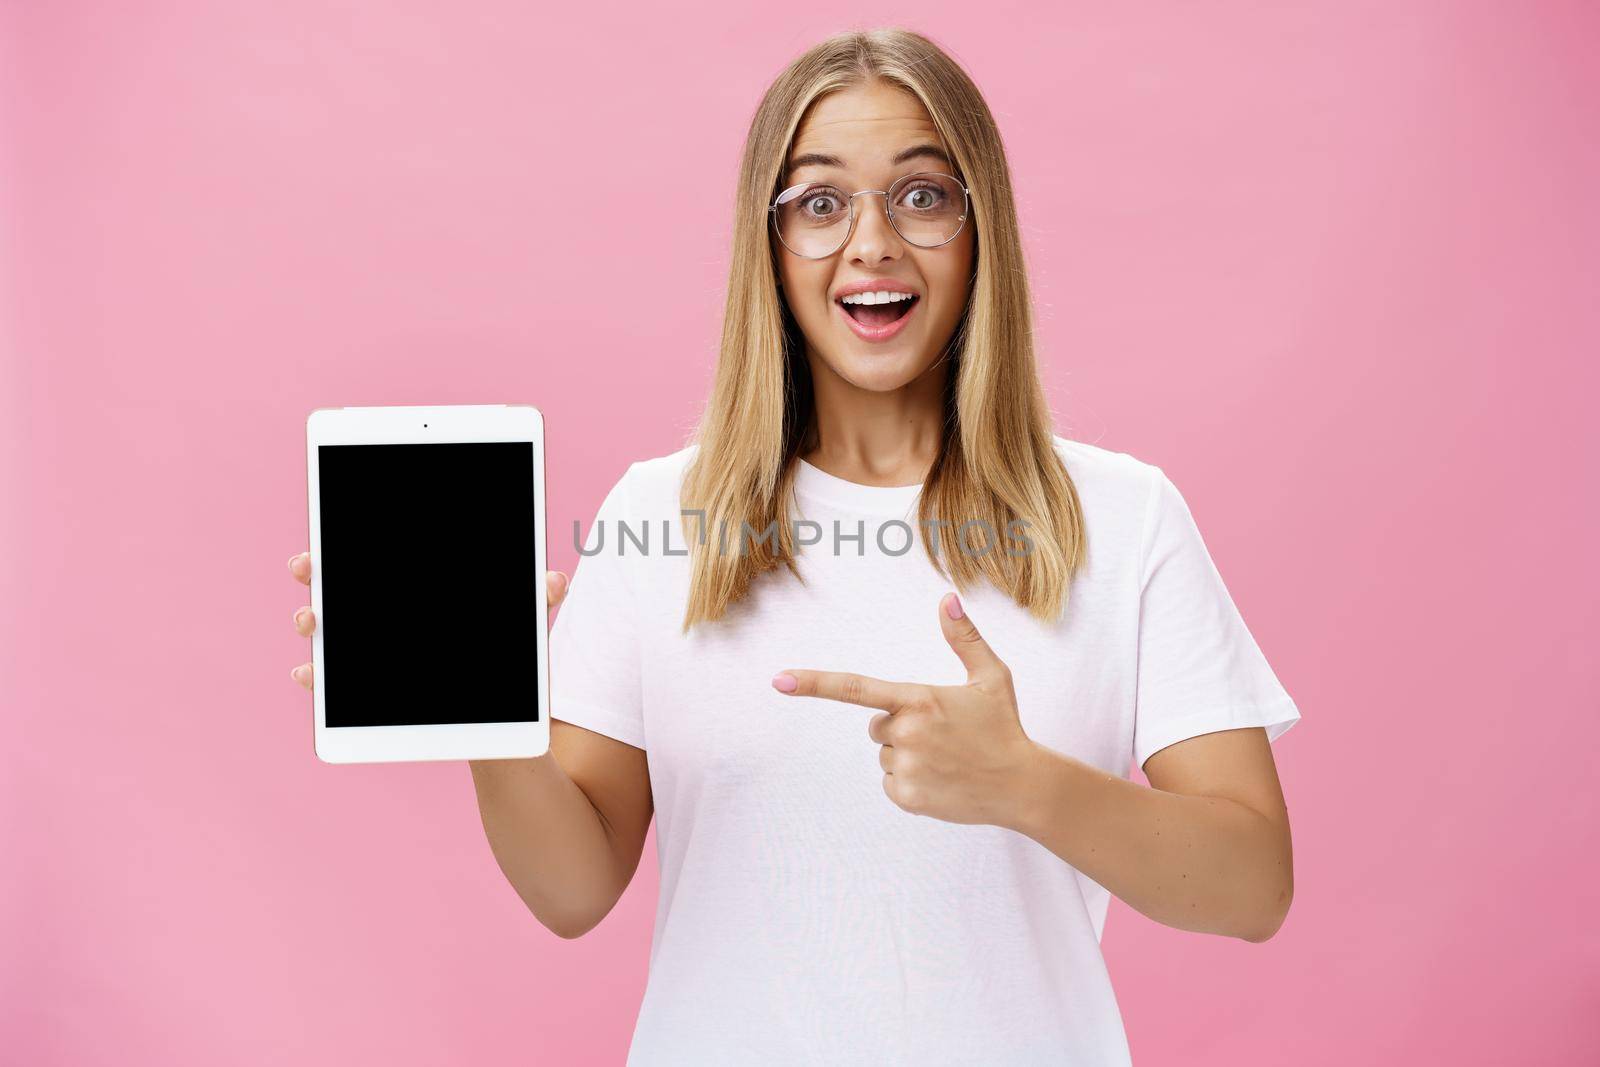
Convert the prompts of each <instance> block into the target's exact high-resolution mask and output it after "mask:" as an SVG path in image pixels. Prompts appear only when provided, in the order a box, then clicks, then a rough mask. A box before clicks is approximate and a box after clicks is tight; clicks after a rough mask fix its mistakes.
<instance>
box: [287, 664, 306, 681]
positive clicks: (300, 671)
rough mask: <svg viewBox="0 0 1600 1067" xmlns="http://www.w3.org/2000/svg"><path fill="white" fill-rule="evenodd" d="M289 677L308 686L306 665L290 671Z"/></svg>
mask: <svg viewBox="0 0 1600 1067" xmlns="http://www.w3.org/2000/svg"><path fill="white" fill-rule="evenodd" d="M289 677H291V678H293V679H294V680H295V681H297V682H299V683H300V684H301V685H305V684H306V668H305V665H304V664H301V665H300V666H298V667H296V668H295V669H294V670H292V671H290V672H289Z"/></svg>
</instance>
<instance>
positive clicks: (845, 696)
mask: <svg viewBox="0 0 1600 1067" xmlns="http://www.w3.org/2000/svg"><path fill="white" fill-rule="evenodd" d="M772 686H773V688H774V689H776V690H778V691H779V692H780V693H788V694H789V695H790V696H797V697H820V698H822V699H823V700H837V701H839V702H840V703H844V704H859V705H861V706H862V707H866V708H877V709H879V710H880V711H888V712H894V711H898V710H899V709H900V708H902V707H904V706H905V704H906V698H907V695H908V692H909V687H908V686H906V685H905V684H903V683H901V682H886V681H884V680H883V679H882V678H873V677H871V676H870V675H865V674H855V673H853V672H851V671H783V672H781V673H779V674H778V675H777V676H776V677H775V678H773V679H772Z"/></svg>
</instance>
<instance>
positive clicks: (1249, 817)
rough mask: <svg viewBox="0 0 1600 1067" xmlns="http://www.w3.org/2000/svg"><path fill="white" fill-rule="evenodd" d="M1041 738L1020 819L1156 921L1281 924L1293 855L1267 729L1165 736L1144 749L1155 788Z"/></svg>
mask: <svg viewBox="0 0 1600 1067" xmlns="http://www.w3.org/2000/svg"><path fill="white" fill-rule="evenodd" d="M1035 747H1036V749H1037V752H1036V758H1035V759H1034V760H1033V761H1032V764H1031V769H1030V770H1029V771H1028V772H1026V775H1025V778H1026V781H1025V783H1022V784H1021V788H1020V789H1019V791H1018V795H1019V797H1022V798H1025V799H1023V800H1021V801H1020V803H1019V806H1018V808H1017V810H1018V812H1019V813H1020V816H1019V818H1018V820H1017V825H1016V826H1015V828H1016V829H1017V830H1019V831H1020V832H1022V833H1025V834H1027V835H1028V836H1029V837H1032V838H1033V839H1034V840H1036V841H1038V842H1039V843H1040V844H1042V845H1044V846H1045V847H1046V848H1048V849H1049V850H1050V851H1051V852H1053V853H1055V854H1056V855H1057V856H1060V857H1061V858H1062V859H1063V860H1066V861H1067V862H1068V863H1070V864H1072V866H1074V867H1076V868H1077V869H1078V870H1080V871H1082V872H1083V873H1084V874H1086V875H1088V876H1089V877H1090V878H1093V879H1094V880H1095V881H1096V882H1098V883H1100V884H1101V885H1103V886H1105V888H1106V889H1108V890H1109V891H1110V892H1112V893H1114V894H1116V896H1117V897H1119V898H1121V899H1122V900H1124V901H1126V902H1127V903H1128V904H1129V906H1131V907H1133V908H1134V909H1135V910H1137V911H1139V912H1141V913H1143V914H1144V915H1147V916H1149V917H1150V918H1152V919H1154V920H1156V921H1157V922H1159V923H1164V924H1166V925H1167V926H1173V927H1177V928H1178V929H1180V930H1193V931H1196V932H1199V933H1212V934H1224V935H1227V936H1231V937H1238V938H1242V939H1243V940H1246V941H1254V942H1260V941H1265V940H1267V939H1268V938H1270V937H1271V936H1272V935H1273V934H1275V933H1277V931H1278V928H1279V926H1281V925H1282V923H1283V920H1284V917H1285V916H1286V915H1287V914H1288V911H1289V905H1290V903H1291V901H1292V900H1293V899H1294V856H1293V851H1292V848H1291V844H1290V836H1289V812H1288V808H1287V807H1286V806H1285V804H1284V801H1283V792H1282V788H1281V786H1280V785H1279V782H1278V772H1277V768H1276V766H1275V764H1274V763H1273V759H1272V749H1271V746H1270V744H1269V743H1268V742H1267V735H1266V731H1265V730H1263V729H1261V728H1259V727H1251V728H1248V729H1240V730H1221V731H1217V732H1215V733H1209V734H1202V735H1200V736H1198V737H1191V738H1189V739H1188V740H1185V741H1180V742H1178V743H1177V744H1175V745H1169V746H1167V747H1166V748H1164V749H1162V750H1161V751H1159V752H1157V753H1156V754H1155V755H1153V756H1151V757H1150V758H1149V759H1148V760H1146V761H1145V764H1144V771H1145V775H1146V777H1148V778H1149V779H1150V788H1146V787H1144V786H1142V785H1139V784H1138V783H1137V782H1132V781H1129V780H1128V779H1126V778H1120V777H1118V776H1116V775H1113V774H1107V773H1106V772H1104V771H1102V770H1100V769H1099V768H1097V767H1093V766H1091V765H1089V764H1087V763H1085V762H1083V761H1081V760H1077V759H1073V758H1072V757H1070V756H1066V755H1063V754H1061V753H1059V752H1056V751H1054V750H1052V749H1049V748H1046V747H1044V746H1042V745H1039V746H1035Z"/></svg>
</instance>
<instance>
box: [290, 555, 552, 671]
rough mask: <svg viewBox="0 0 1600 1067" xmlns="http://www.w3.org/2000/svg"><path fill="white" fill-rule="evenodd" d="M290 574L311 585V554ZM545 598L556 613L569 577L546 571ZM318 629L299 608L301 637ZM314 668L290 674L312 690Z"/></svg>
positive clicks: (294, 563) (295, 559)
mask: <svg viewBox="0 0 1600 1067" xmlns="http://www.w3.org/2000/svg"><path fill="white" fill-rule="evenodd" d="M289 573H290V574H292V575H294V576H295V579H296V580H297V581H298V582H299V583H300V584H301V585H305V586H309V585H310V584H311V553H309V552H302V553H300V554H299V555H298V556H292V557H290V559H289ZM544 588H545V596H546V598H547V599H548V600H549V601H550V610H551V611H554V610H555V609H556V607H557V606H558V605H560V603H561V601H562V600H563V599H564V598H565V597H566V595H567V576H566V575H565V574H562V573H561V572H560V571H546V572H545V576H544ZM316 628H317V616H316V612H314V611H312V610H311V606H310V605H309V604H308V605H306V606H305V607H303V608H299V609H298V610H296V611H295V613H294V630H295V633H297V634H299V635H300V636H301V637H310V636H311V632H312V631H313V630H315V629H316ZM311 671H312V667H311V664H309V663H302V664H300V666H298V667H296V668H295V669H294V670H292V671H290V672H289V675H290V677H292V678H293V679H294V680H295V681H297V682H299V683H300V684H301V685H303V686H305V687H306V688H307V689H310V688H311V687H312V686H313V685H314V684H315V679H313V678H312V676H311Z"/></svg>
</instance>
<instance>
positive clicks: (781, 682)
mask: <svg viewBox="0 0 1600 1067" xmlns="http://www.w3.org/2000/svg"><path fill="white" fill-rule="evenodd" d="M799 684H800V683H799V682H797V681H795V678H794V675H792V674H774V675H773V676H772V688H774V689H776V690H777V691H778V692H780V693H792V692H794V691H795V687H796V686H798V685H799Z"/></svg>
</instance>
